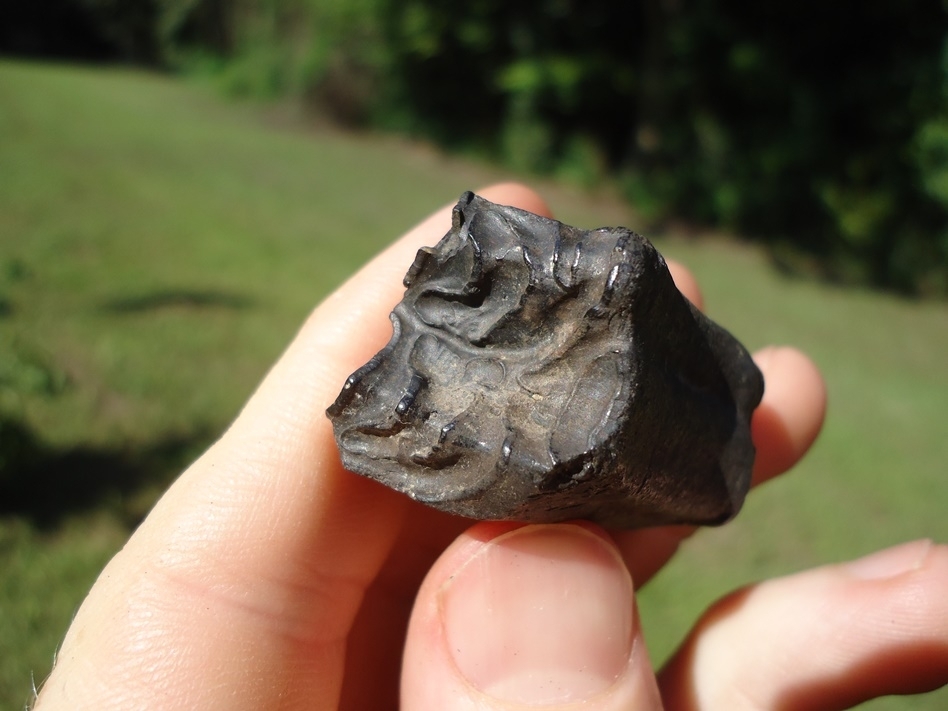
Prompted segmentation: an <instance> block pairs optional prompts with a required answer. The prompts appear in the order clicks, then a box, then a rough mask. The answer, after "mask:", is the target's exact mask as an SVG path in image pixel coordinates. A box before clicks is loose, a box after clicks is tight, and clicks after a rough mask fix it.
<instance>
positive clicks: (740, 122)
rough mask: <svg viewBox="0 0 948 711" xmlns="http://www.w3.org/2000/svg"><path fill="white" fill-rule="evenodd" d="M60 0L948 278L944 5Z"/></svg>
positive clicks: (245, 83)
mask: <svg viewBox="0 0 948 711" xmlns="http://www.w3.org/2000/svg"><path fill="white" fill-rule="evenodd" d="M50 2H52V4H53V5H58V6H62V7H71V8H72V9H73V10H74V11H75V9H76V8H77V7H78V8H80V9H81V11H82V13H84V16H85V17H87V18H88V19H89V24H90V25H91V26H94V27H95V28H96V31H97V34H96V37H95V40H96V41H97V42H99V43H101V42H103V41H110V42H111V43H112V47H113V50H114V52H115V54H116V55H117V56H119V57H122V58H126V59H131V60H134V61H143V62H146V63H150V64H153V65H162V66H166V67H170V68H175V69H179V70H183V71H186V72H189V73H194V74H202V75H209V76H212V77H213V78H214V79H215V81H216V82H217V83H218V84H219V85H220V86H221V87H222V88H223V89H224V90H225V91H226V92H228V93H231V94H239V95H249V96H256V97H264V98H269V97H274V96H283V95H287V94H292V95H297V96H300V97H303V98H305V99H306V101H307V102H309V103H311V104H313V105H316V106H318V107H319V108H320V109H321V110H322V111H324V112H326V113H328V114H329V115H331V116H332V117H333V118H335V119H337V120H339V121H341V122H343V123H346V124H348V125H372V126H379V127H383V128H387V129H394V130H398V131H402V132H407V133H410V134H413V135H419V136H424V137H427V138H431V139H434V140H437V141H438V142H440V143H442V144H444V145H447V146H450V147H452V148H454V149H456V150H462V151H464V152H476V153H480V154H482V155H483V154H487V155H489V156H491V157H493V158H498V159H500V160H502V161H503V162H505V163H506V164H507V165H508V166H509V167H512V168H514V169H517V170H520V171H523V172H529V173H534V174H536V173H540V174H551V175H556V176H558V177H561V178H568V179H571V180H576V181H578V182H579V183H580V184H583V185H593V184H595V183H597V182H598V181H599V180H601V179H602V178H604V177H611V178H616V179H618V180H619V182H620V184H621V185H622V186H623V189H624V192H625V194H626V196H627V198H628V199H629V200H631V201H632V202H633V203H634V204H635V205H636V207H637V208H638V209H640V210H641V211H642V213H643V214H645V215H647V216H649V217H651V218H652V219H653V220H654V221H656V222H657V221H661V220H663V219H665V218H668V217H676V218H685V219H689V220H693V221H697V222H700V223H704V224H712V225H718V226H723V227H726V228H730V229H735V230H739V231H741V232H742V233H743V234H746V235H748V236H751V237H754V238H757V239H760V240H762V241H765V242H767V243H769V244H770V245H772V246H775V252H776V253H778V254H780V255H781V259H782V261H783V263H784V264H785V265H786V266H788V267H790V268H794V269H798V268H801V267H803V266H804V265H808V266H807V267H806V268H807V269H808V270H810V271H817V272H819V273H820V275H822V276H825V277H828V278H830V279H833V280H837V281H845V282H859V283H868V284H872V285H875V286H880V287H884V288H890V289H896V290H899V291H902V292H904V293H914V294H923V295H931V294H940V295H945V294H948V22H946V19H948V13H946V8H945V5H944V3H942V2H940V0H871V1H869V2H865V1H863V0H841V1H840V2H836V3H824V2H818V1H817V0H801V2H796V3H756V4H751V5H747V4H746V3H742V2H737V0H693V1H692V2H688V3H681V2H672V1H669V0H638V1H637V2H632V3H623V4H621V5H620V4H619V3H616V2H614V0H583V2H578V0H524V1H523V2H518V3H507V2H502V1H501V0H469V1H468V2H465V3H461V4H458V3H455V2H451V1H450V0H50ZM629 18H631V19H629ZM6 45H8V46H9V45H10V42H9V41H7V42H6ZM3 48H4V40H3V37H2V33H0V51H3ZM801 255H807V256H806V258H802V256H801ZM814 257H815V259H814ZM812 265H817V267H816V269H813V267H812Z"/></svg>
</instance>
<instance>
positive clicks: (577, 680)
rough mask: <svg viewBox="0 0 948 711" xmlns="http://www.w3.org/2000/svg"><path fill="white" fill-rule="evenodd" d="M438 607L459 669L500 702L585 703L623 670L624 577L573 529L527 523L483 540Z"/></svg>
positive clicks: (609, 555) (616, 562)
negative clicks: (485, 542) (480, 546)
mask: <svg viewBox="0 0 948 711" xmlns="http://www.w3.org/2000/svg"><path fill="white" fill-rule="evenodd" d="M441 610H442V616H443V617H442V619H443V622H444V626H445V633H446V637H447V642H448V644H449V645H450V649H451V653H452V654H453V656H454V660H455V663H456V664H457V667H458V669H459V670H460V672H461V673H462V674H463V675H464V676H465V677H466V678H467V680H468V681H469V682H470V683H471V684H472V685H473V686H474V687H476V688H477V689H479V690H480V691H482V692H483V693H485V694H487V695H489V696H492V697H494V698H496V699H499V700H503V701H514V702H519V703H527V704H534V705H537V704H556V703H563V702H568V701H579V700H583V699H588V698H590V697H592V696H595V695H596V694H598V693H601V692H603V691H605V690H606V689H608V688H609V687H610V686H612V685H613V684H614V683H615V682H616V680H617V679H618V678H619V676H620V675H621V674H622V673H623V672H624V671H625V670H626V669H627V668H628V666H629V658H630V655H631V654H632V639H633V630H632V627H633V614H634V613H633V603H632V579H631V578H630V577H629V573H628V571H627V570H626V568H625V565H624V564H623V562H622V559H621V558H620V556H619V554H618V552H617V551H616V550H615V548H614V547H613V546H611V545H610V544H609V543H607V541H605V540H604V539H603V538H601V537H599V536H597V535H596V534H595V533H593V532H591V531H589V530H587V529H585V528H582V527H580V526H575V525H568V524H564V525H542V526H526V527H523V528H518V529H516V530H514V531H511V532H510V533H507V534H504V535H502V536H499V537H498V538H496V539H494V540H493V541H491V542H490V543H487V544H485V545H484V547H483V549H482V550H481V551H480V552H479V553H478V554H476V555H475V556H474V558H472V559H471V560H470V561H469V562H468V563H467V564H466V565H465V566H464V568H462V569H461V570H460V571H459V572H458V573H457V574H456V575H455V576H453V577H452V578H451V579H450V580H449V581H448V582H447V583H446V584H445V585H444V587H443V588H442V590H441Z"/></svg>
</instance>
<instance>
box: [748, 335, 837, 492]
mask: <svg viewBox="0 0 948 711" xmlns="http://www.w3.org/2000/svg"><path fill="white" fill-rule="evenodd" d="M754 360H755V362H756V363H757V366H758V367H759V368H760V370H761V372H762V373H763V375H764V383H765V385H764V397H763V400H762V401H761V403H760V406H759V407H758V408H757V410H756V411H755V412H754V417H753V420H752V422H751V433H752V436H753V439H754V444H755V445H756V447H757V460H756V463H755V467H754V483H755V484H759V483H761V482H763V481H766V480H767V479H771V478H773V477H775V476H777V475H778V474H782V473H783V472H785V471H787V470H788V469H789V468H790V467H792V466H793V465H794V464H796V462H797V461H799V460H800V458H801V457H803V455H804V454H806V452H807V450H808V449H809V448H810V447H811V445H812V444H813V442H814V441H815V440H816V437H817V436H818V435H819V433H820V429H821V428H822V426H823V421H824V419H825V416H826V402H827V391H826V383H825V381H824V380H823V376H822V374H821V373H820V371H819V368H817V366H816V364H815V363H814V362H813V361H812V360H811V359H810V358H809V357H808V356H807V355H806V354H804V353H802V352H801V351H799V350H797V349H795V348H791V347H786V346H782V347H777V346H771V347H768V348H765V349H763V350H761V351H759V352H758V353H756V354H755V356H754Z"/></svg>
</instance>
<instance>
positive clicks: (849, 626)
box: [659, 541, 948, 711]
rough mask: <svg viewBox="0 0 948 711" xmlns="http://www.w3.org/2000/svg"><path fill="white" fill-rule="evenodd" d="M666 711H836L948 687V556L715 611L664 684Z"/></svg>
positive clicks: (889, 565) (889, 564)
mask: <svg viewBox="0 0 948 711" xmlns="http://www.w3.org/2000/svg"><path fill="white" fill-rule="evenodd" d="M659 680H660V685H661V689H662V695H663V698H664V701H665V704H666V709H667V710H668V711H698V710H699V709H738V710H740V711H752V710H754V709H761V710H763V709H767V710H768V711H790V710H791V709H792V710H793V711H833V710H835V709H847V708H851V707H852V706H854V705H856V704H858V703H861V702H862V701H865V700H867V699H871V698H875V697H878V696H882V695H887V694H909V693H918V692H923V691H929V690H931V689H934V688H937V687H938V686H941V685H942V684H945V683H946V682H948V547H946V546H933V545H932V544H931V543H930V542H929V541H916V542H914V543H910V544H905V545H902V546H897V547H895V548H890V549H888V550H885V551H882V552H880V553H876V554H874V555H871V556H868V557H866V558H862V559H860V560H858V561H855V562H853V563H848V564H843V565H835V566H827V567H824V568H819V569H817V570H813V571H809V572H806V573H801V574H798V575H794V576H791V577H788V578H783V579H778V580H773V581H770V582H767V583H762V584H760V585H757V586H754V587H751V588H748V589H746V590H743V591H740V592H738V593H735V594H733V595H731V596H729V597H727V598H725V599H724V600H722V601H721V602H719V603H717V604H716V605H715V606H714V607H712V608H711V610H709V611H708V612H707V613H706V614H705V615H704V617H702V619H701V620H700V621H699V622H698V624H697V626H696V627H695V629H694V631H693V632H692V634H691V635H690V636H689V638H688V640H687V641H686V642H685V644H684V646H683V647H682V648H681V649H680V650H679V651H678V652H677V653H676V654H675V655H674V657H673V658H672V659H671V660H670V661H669V663H668V665H667V666H666V668H665V669H664V670H663V671H662V673H661V675H660V677H659Z"/></svg>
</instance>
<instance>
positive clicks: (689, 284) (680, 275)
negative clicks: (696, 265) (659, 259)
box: [665, 259, 704, 310]
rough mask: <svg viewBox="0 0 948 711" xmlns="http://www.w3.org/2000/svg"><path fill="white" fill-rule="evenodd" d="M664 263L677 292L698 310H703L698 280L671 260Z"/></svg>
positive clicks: (684, 267) (679, 264) (686, 269)
mask: <svg viewBox="0 0 948 711" xmlns="http://www.w3.org/2000/svg"><path fill="white" fill-rule="evenodd" d="M665 263H666V264H667V265H668V271H669V272H670V273H671V275H672V279H673V280H674V282H675V286H677V287H678V291H680V292H681V293H682V294H684V296H685V298H687V299H688V301H690V302H691V303H693V304H694V305H695V307H697V308H698V309H699V310H700V309H704V297H703V296H702V294H701V287H700V286H698V280H697V279H695V275H694V274H692V273H691V270H690V269H688V268H687V267H686V266H684V265H683V264H681V263H679V262H676V261H675V260H673V259H666V260H665Z"/></svg>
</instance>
